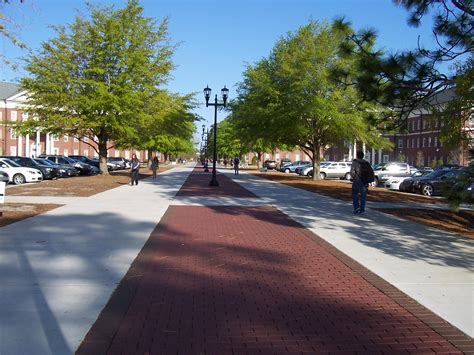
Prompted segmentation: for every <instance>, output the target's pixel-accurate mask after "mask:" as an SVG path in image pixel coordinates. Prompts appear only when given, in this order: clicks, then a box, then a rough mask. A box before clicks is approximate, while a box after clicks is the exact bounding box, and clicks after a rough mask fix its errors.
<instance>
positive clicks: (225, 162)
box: [224, 159, 227, 169]
mask: <svg viewBox="0 0 474 355" xmlns="http://www.w3.org/2000/svg"><path fill="white" fill-rule="evenodd" d="M224 169H227V159H224Z"/></svg>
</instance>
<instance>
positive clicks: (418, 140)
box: [416, 138, 420, 148]
mask: <svg viewBox="0 0 474 355" xmlns="http://www.w3.org/2000/svg"><path fill="white" fill-rule="evenodd" d="M416 147H417V148H420V138H417V139H416Z"/></svg>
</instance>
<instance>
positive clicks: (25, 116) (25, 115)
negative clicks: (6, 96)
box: [21, 112, 28, 121]
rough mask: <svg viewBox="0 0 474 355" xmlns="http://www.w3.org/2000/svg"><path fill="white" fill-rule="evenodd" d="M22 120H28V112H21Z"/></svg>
mask: <svg viewBox="0 0 474 355" xmlns="http://www.w3.org/2000/svg"><path fill="white" fill-rule="evenodd" d="M21 120H22V121H26V120H28V112H23V113H22V114H21Z"/></svg>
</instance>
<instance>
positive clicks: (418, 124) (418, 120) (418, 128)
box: [418, 120, 421, 130]
mask: <svg viewBox="0 0 474 355" xmlns="http://www.w3.org/2000/svg"><path fill="white" fill-rule="evenodd" d="M420 122H421V120H418V130H420Z"/></svg>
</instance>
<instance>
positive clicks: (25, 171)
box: [0, 158, 43, 185]
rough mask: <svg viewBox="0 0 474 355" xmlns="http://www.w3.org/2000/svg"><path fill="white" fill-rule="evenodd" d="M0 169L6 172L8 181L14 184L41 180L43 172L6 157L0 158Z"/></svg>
mask: <svg viewBox="0 0 474 355" xmlns="http://www.w3.org/2000/svg"><path fill="white" fill-rule="evenodd" d="M0 170H1V171H3V172H5V173H7V174H8V179H9V182H12V183H14V184H15V185H19V184H24V183H25V182H39V181H42V180H43V174H41V171H39V170H38V169H34V168H27V167H23V166H21V165H19V164H17V163H15V162H14V161H13V160H10V159H6V158H0Z"/></svg>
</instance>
